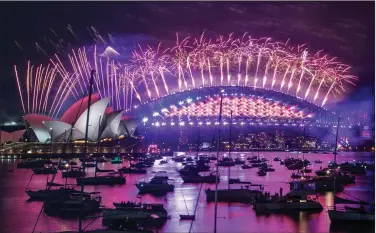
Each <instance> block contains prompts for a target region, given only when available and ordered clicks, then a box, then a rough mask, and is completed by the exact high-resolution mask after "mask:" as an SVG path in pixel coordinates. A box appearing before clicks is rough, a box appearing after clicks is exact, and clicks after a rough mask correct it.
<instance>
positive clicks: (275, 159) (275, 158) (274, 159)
mask: <svg viewBox="0 0 376 233" xmlns="http://www.w3.org/2000/svg"><path fill="white" fill-rule="evenodd" d="M273 161H278V162H279V161H281V158H279V157H274V158H273Z"/></svg>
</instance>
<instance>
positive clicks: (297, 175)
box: [291, 172, 302, 179]
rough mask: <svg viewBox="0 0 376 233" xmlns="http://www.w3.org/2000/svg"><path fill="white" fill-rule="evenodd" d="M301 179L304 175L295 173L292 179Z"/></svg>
mask: <svg viewBox="0 0 376 233" xmlns="http://www.w3.org/2000/svg"><path fill="white" fill-rule="evenodd" d="M301 177H302V175H300V173H295V172H293V173H292V174H291V178H293V179H300V178H301Z"/></svg>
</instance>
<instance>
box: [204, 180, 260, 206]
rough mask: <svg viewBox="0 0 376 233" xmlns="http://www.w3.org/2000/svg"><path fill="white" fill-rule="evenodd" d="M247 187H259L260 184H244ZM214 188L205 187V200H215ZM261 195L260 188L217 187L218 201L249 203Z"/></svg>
mask: <svg viewBox="0 0 376 233" xmlns="http://www.w3.org/2000/svg"><path fill="white" fill-rule="evenodd" d="M246 186H249V187H252V186H257V187H259V188H260V189H261V187H262V185H258V184H250V185H246ZM215 192H216V191H215V190H211V189H206V190H205V194H206V201H208V202H212V201H215ZM261 195H263V194H262V192H261V191H260V190H254V189H247V188H241V189H218V190H217V201H218V202H240V203H250V202H251V201H253V200H256V199H257V198H258V197H259V196H261Z"/></svg>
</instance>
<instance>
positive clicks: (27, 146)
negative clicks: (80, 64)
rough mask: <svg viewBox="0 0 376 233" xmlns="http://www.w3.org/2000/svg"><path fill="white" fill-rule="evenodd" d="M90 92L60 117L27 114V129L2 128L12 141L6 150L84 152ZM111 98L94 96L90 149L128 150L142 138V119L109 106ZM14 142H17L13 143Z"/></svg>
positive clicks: (6, 136) (98, 151) (20, 151)
mask: <svg viewBox="0 0 376 233" xmlns="http://www.w3.org/2000/svg"><path fill="white" fill-rule="evenodd" d="M88 99H89V98H88V96H87V97H84V98H82V99H80V100H79V101H77V102H76V103H74V104H73V105H71V106H70V107H69V108H68V109H67V110H66V111H65V113H64V114H63V115H62V116H61V117H60V119H59V120H57V119H53V118H51V117H48V116H44V115H38V114H28V115H25V116H24V120H25V124H26V129H23V130H18V131H15V132H12V133H7V132H5V131H1V141H2V142H8V143H7V144H6V145H5V146H3V148H2V150H3V153H5V154H9V153H10V154H25V153H32V154H34V153H37V154H38V153H42V154H43V153H53V154H60V153H83V152H84V142H85V130H86V123H87V120H88V119H87V111H88ZM109 102H110V98H109V97H107V98H103V99H100V97H99V95H98V94H93V95H92V96H91V105H90V113H89V120H88V125H89V126H88V144H89V147H88V152H89V153H101V152H103V153H121V152H122V153H124V152H126V151H129V150H131V149H132V148H134V146H136V145H137V144H138V143H139V142H140V140H139V139H140V138H138V137H137V136H136V129H137V126H138V121H137V120H136V119H134V118H132V117H130V116H126V115H124V111H114V110H113V108H111V107H108V105H109ZM10 142H13V143H10Z"/></svg>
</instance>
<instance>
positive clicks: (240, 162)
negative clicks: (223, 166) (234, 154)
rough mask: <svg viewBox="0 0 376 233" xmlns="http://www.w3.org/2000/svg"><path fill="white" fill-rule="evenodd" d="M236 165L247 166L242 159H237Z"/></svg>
mask: <svg viewBox="0 0 376 233" xmlns="http://www.w3.org/2000/svg"><path fill="white" fill-rule="evenodd" d="M234 163H235V164H238V165H239V164H240V165H242V164H245V161H244V160H242V159H240V158H236V159H235V161H234Z"/></svg>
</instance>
